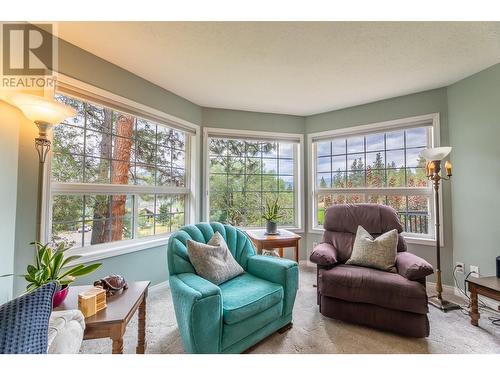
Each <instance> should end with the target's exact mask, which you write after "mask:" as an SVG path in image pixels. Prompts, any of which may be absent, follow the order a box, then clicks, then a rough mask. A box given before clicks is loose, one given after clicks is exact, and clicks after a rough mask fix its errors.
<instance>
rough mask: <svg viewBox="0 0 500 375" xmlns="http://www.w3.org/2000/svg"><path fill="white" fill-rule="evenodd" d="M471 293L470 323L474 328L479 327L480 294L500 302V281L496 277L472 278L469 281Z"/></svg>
mask: <svg viewBox="0 0 500 375" xmlns="http://www.w3.org/2000/svg"><path fill="white" fill-rule="evenodd" d="M467 284H468V286H469V291H470V299H471V305H472V306H471V312H470V323H471V324H472V325H473V326H478V325H479V308H478V304H477V296H478V295H479V294H481V295H483V296H485V297H488V298H492V299H494V300H497V301H500V279H499V278H498V277H496V276H487V277H471V278H468V279H467Z"/></svg>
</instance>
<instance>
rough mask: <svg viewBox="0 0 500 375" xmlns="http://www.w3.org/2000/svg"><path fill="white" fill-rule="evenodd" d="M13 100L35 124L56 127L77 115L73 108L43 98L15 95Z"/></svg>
mask: <svg viewBox="0 0 500 375" xmlns="http://www.w3.org/2000/svg"><path fill="white" fill-rule="evenodd" d="M11 100H12V102H13V103H14V104H15V105H16V106H17V107H19V108H20V109H21V111H23V113H24V115H25V116H26V117H27V118H28V119H30V120H31V121H33V122H35V123H41V124H45V125H54V124H58V123H60V122H61V121H63V120H65V119H67V118H68V117H73V116H75V115H76V111H75V110H74V109H73V108H72V107H70V106H67V105H64V104H62V103H59V102H56V101H55V100H53V99H48V98H45V97H43V96H37V95H30V94H15V95H13V96H12V97H11Z"/></svg>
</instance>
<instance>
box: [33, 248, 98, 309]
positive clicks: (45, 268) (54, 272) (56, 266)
mask: <svg viewBox="0 0 500 375" xmlns="http://www.w3.org/2000/svg"><path fill="white" fill-rule="evenodd" d="M32 244H34V245H35V247H36V254H35V264H34V265H33V264H30V265H28V267H27V273H26V274H25V275H23V276H24V279H25V280H26V281H27V282H28V283H29V284H28V285H27V287H26V291H27V292H31V291H33V290H35V289H37V288H39V287H41V286H42V285H45V284H47V283H50V282H53V281H55V282H56V283H57V284H59V286H60V288H61V289H60V290H59V291H57V292H56V293H55V294H54V299H53V303H52V304H53V307H57V306H59V305H60V304H61V303H62V302H63V301H64V299H65V298H66V296H67V295H68V286H69V284H71V283H72V282H73V281H75V280H76V278H77V277H79V276H84V275H88V274H89V273H92V272H94V271H95V270H96V269H98V268H99V267H100V266H101V264H102V263H95V264H90V265H87V266H86V265H83V264H78V265H76V266H72V267H68V264H69V263H70V262H72V261H75V260H77V259H79V258H81V255H71V256H68V257H66V256H65V254H64V252H65V251H66V250H68V249H69V248H70V246H69V245H68V243H66V242H61V243H59V244H56V245H55V246H54V245H53V244H51V243H46V244H42V243H40V242H33V243H32Z"/></svg>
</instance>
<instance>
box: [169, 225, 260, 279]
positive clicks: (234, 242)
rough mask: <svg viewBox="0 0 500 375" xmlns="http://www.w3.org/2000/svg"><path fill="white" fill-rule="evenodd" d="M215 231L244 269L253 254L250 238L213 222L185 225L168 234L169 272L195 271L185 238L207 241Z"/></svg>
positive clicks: (234, 229)
mask: <svg viewBox="0 0 500 375" xmlns="http://www.w3.org/2000/svg"><path fill="white" fill-rule="evenodd" d="M215 232H219V233H220V234H221V235H222V237H224V240H225V241H226V243H227V246H228V247H229V251H230V252H231V254H232V255H233V257H234V259H236V261H237V262H238V263H239V264H240V266H241V267H243V269H244V270H246V269H247V261H248V258H250V257H252V256H254V255H255V247H254V246H253V244H252V242H251V241H250V239H249V238H248V237H247V236H246V234H245V233H243V231H241V230H239V229H237V228H235V227H233V226H231V225H225V224H221V223H217V222H213V223H199V224H195V225H186V226H184V227H182V228H181V229H179V230H178V231H177V232H175V233H174V234H172V235H171V236H170V238H169V240H168V250H167V261H168V272H169V274H170V275H176V274H179V273H185V272H189V273H195V270H194V267H193V265H192V264H191V262H190V261H189V256H188V253H187V240H193V241H197V242H203V243H207V242H208V241H210V239H211V238H212V236H213V235H214V233H215Z"/></svg>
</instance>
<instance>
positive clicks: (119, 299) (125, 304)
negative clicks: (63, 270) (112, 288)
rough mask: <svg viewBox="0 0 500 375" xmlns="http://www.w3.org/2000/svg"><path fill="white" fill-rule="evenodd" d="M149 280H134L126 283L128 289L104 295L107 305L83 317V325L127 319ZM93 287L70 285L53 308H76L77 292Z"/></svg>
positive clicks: (146, 287)
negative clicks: (66, 292) (60, 301)
mask: <svg viewBox="0 0 500 375" xmlns="http://www.w3.org/2000/svg"><path fill="white" fill-rule="evenodd" d="M149 284H151V282H150V281H136V282H130V283H128V289H126V290H122V291H120V292H118V293H116V294H115V295H113V296H110V297H108V296H106V305H107V307H106V308H105V309H104V310H101V311H99V312H98V313H97V314H95V315H92V316H89V317H88V318H86V319H85V325H87V326H92V325H100V324H110V323H118V322H124V321H127V319H128V318H129V317H130V314H131V312H133V311H135V309H137V307H138V302H139V301H140V300H141V296H142V295H143V294H144V293H145V292H147V289H148V287H149ZM90 288H93V286H92V285H77V286H73V285H70V287H69V291H68V296H67V297H66V299H65V300H64V302H63V303H62V304H61V305H59V306H58V307H56V308H55V310H74V309H76V310H77V309H78V293H80V292H83V291H85V290H88V289H90Z"/></svg>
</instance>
